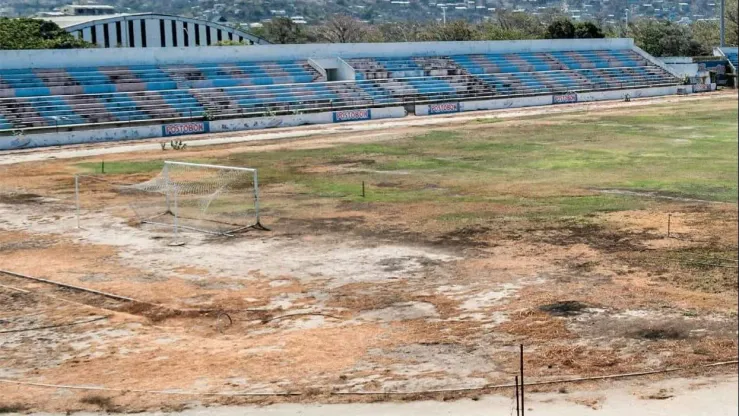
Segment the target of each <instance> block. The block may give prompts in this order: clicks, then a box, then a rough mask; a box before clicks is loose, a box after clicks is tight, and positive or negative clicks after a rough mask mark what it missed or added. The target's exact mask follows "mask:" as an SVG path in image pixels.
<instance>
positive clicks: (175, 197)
mask: <svg viewBox="0 0 740 416" xmlns="http://www.w3.org/2000/svg"><path fill="white" fill-rule="evenodd" d="M172 197H173V198H174V204H175V239H177V215H178V212H177V189H175V191H174V192H173V193H172Z"/></svg>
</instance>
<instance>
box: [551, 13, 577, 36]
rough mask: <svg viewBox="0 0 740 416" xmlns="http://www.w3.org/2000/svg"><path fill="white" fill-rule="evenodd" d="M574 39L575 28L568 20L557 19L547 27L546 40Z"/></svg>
mask: <svg viewBox="0 0 740 416" xmlns="http://www.w3.org/2000/svg"><path fill="white" fill-rule="evenodd" d="M575 37H576V28H575V26H573V22H571V21H570V19H568V18H558V19H555V20H553V22H552V23H550V24H549V25H548V26H547V38H548V39H573V38H575Z"/></svg>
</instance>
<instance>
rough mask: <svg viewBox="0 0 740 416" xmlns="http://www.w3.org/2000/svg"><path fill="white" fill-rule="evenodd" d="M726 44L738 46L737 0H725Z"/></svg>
mask: <svg viewBox="0 0 740 416" xmlns="http://www.w3.org/2000/svg"><path fill="white" fill-rule="evenodd" d="M725 44H726V45H730V46H738V4H737V0H725Z"/></svg>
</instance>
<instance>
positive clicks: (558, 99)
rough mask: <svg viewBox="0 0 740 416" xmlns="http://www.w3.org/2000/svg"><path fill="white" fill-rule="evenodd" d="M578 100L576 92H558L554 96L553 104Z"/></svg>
mask: <svg viewBox="0 0 740 416" xmlns="http://www.w3.org/2000/svg"><path fill="white" fill-rule="evenodd" d="M576 102H578V95H577V94H576V93H574V92H569V93H567V94H556V95H553V96H552V103H553V104H570V103H576Z"/></svg>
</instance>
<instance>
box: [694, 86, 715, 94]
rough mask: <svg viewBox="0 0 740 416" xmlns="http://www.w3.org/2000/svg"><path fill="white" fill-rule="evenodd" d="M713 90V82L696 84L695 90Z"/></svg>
mask: <svg viewBox="0 0 740 416" xmlns="http://www.w3.org/2000/svg"><path fill="white" fill-rule="evenodd" d="M711 90H712V85H711V84H694V92H707V91H711Z"/></svg>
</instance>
